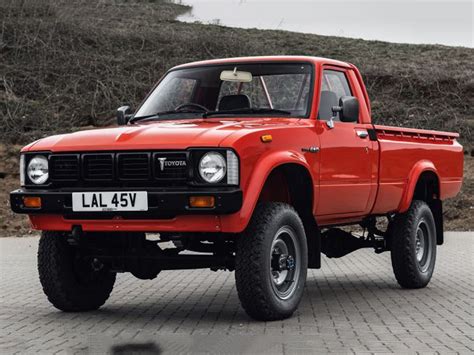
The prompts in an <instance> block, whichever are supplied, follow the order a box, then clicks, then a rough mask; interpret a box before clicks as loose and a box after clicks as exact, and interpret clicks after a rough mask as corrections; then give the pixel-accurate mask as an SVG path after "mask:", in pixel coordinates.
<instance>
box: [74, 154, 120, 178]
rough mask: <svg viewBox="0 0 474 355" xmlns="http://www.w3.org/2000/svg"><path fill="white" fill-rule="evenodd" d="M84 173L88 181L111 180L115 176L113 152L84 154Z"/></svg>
mask: <svg viewBox="0 0 474 355" xmlns="http://www.w3.org/2000/svg"><path fill="white" fill-rule="evenodd" d="M82 175H83V177H84V179H85V180H88V181H111V180H113V178H114V164H113V155H112V154H84V155H83V157H82Z"/></svg>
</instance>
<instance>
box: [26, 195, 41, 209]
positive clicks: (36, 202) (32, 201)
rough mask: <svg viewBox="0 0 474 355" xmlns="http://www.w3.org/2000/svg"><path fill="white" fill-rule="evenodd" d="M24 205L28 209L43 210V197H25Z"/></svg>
mask: <svg viewBox="0 0 474 355" xmlns="http://www.w3.org/2000/svg"><path fill="white" fill-rule="evenodd" d="M23 204H24V205H25V207H28V208H41V197H31V196H29V197H23Z"/></svg>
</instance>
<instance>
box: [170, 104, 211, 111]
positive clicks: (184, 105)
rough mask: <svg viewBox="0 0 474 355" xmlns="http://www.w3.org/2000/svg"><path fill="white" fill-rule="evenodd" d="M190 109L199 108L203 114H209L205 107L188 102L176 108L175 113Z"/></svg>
mask: <svg viewBox="0 0 474 355" xmlns="http://www.w3.org/2000/svg"><path fill="white" fill-rule="evenodd" d="M186 107H190V108H197V109H198V110H201V111H202V112H208V111H209V110H208V109H207V108H206V107H204V106H203V105H199V104H195V103H194V102H187V103H184V104H181V105H178V106H176V108H175V111H181V110H182V109H183V108H186Z"/></svg>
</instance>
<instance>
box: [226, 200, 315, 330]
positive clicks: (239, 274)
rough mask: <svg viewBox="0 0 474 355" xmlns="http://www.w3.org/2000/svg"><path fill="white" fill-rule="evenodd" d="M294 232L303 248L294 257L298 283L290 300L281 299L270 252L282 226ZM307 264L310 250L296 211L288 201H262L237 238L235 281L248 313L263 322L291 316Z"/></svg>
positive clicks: (243, 305) (299, 297)
mask: <svg viewBox="0 0 474 355" xmlns="http://www.w3.org/2000/svg"><path fill="white" fill-rule="evenodd" d="M287 227H288V228H290V229H291V230H292V231H294V235H295V236H296V238H295V240H296V241H297V242H298V247H299V248H300V249H299V250H300V255H301V257H300V260H295V270H296V267H299V268H300V269H299V276H295V279H296V280H295V282H297V285H296V286H295V288H294V290H293V291H292V293H291V294H290V296H289V298H288V299H284V300H283V299H280V298H279V297H278V296H277V295H276V293H275V291H274V289H273V287H274V286H272V282H273V281H272V279H271V272H270V269H271V254H272V251H271V250H272V248H273V244H272V243H273V242H274V237H275V235H276V233H278V231H279V230H281V228H287ZM307 267H308V249H307V244H306V235H305V231H304V227H303V223H302V221H301V219H300V217H299V216H298V214H297V213H296V211H295V210H294V209H293V208H292V207H291V206H290V205H288V204H285V203H275V202H272V203H262V204H259V205H258V206H257V207H256V209H255V211H254V214H253V216H252V219H251V221H250V223H249V225H248V227H247V228H246V230H245V231H244V232H243V233H242V234H241V235H240V236H239V238H238V240H237V249H236V258H235V280H236V286H237V292H238V295H239V299H240V302H241V304H242V307H243V308H244V309H245V311H246V312H247V314H248V315H249V316H250V317H252V318H254V319H256V320H262V321H271V320H279V319H285V318H288V317H290V316H291V315H292V314H293V313H294V311H295V310H296V309H297V307H298V304H299V303H300V300H301V297H302V295H303V291H304V284H305V282H306V273H307Z"/></svg>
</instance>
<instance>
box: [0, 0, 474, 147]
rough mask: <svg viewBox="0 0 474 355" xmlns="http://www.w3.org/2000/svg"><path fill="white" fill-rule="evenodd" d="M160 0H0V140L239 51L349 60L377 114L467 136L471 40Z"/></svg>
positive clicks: (59, 122)
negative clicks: (246, 17) (431, 41)
mask: <svg viewBox="0 0 474 355" xmlns="http://www.w3.org/2000/svg"><path fill="white" fill-rule="evenodd" d="M188 10H189V8H188V7H185V6H182V5H177V4H173V3H169V2H167V1H164V0H155V1H153V0H146V1H145V0H142V1H137V0H134V1H132V0H130V1H125V0H123V1H119V0H115V1H114V0H95V1H92V0H78V1H73V0H61V1H53V0H2V2H1V4H0V21H1V24H2V27H1V30H0V139H1V141H3V142H8V143H20V144H23V143H26V142H28V141H31V140H33V139H36V138H39V137H43V136H45V135H50V134H54V133H59V132H67V131H70V130H75V129H78V128H80V127H83V126H102V125H108V124H111V123H112V122H113V116H114V110H115V108H116V107H118V106H120V105H121V104H123V103H130V104H132V105H135V106H136V105H137V104H138V103H139V102H140V100H141V99H142V98H143V97H144V95H146V93H147V92H148V90H149V89H150V88H151V87H152V85H153V84H154V83H155V82H156V81H157V80H158V79H159V78H160V76H161V75H162V74H163V73H164V72H165V71H166V70H167V69H168V68H170V67H172V66H174V65H177V64H181V63H185V62H189V61H195V60H201V59H209V58H220V57H231V56H248V55H285V54H289V55H315V56H323V57H330V58H335V59H339V60H343V61H349V62H352V63H354V64H355V65H357V66H358V67H359V68H360V70H361V72H362V74H363V76H364V80H365V82H366V85H367V87H368V90H369V95H370V97H371V100H372V107H373V116H374V121H375V122H376V123H380V124H391V125H397V126H398V125H399V126H407V127H418V128H432V129H442V130H452V131H458V132H460V133H461V134H462V138H461V140H462V142H464V143H469V142H471V141H473V139H472V134H473V130H474V110H473V109H472V107H474V61H473V58H474V50H473V49H468V48H460V47H446V46H433V45H406V44H391V43H385V42H379V41H364V40H358V39H346V38H339V37H327V36H318V35H310V34H300V33H292V32H285V31H267V30H255V29H249V30H247V29H235V28H228V27H221V26H215V25H202V24H198V23H195V24H189V23H180V22H177V21H175V20H174V19H175V17H176V16H177V15H178V14H180V13H183V12H184V11H188Z"/></svg>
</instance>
